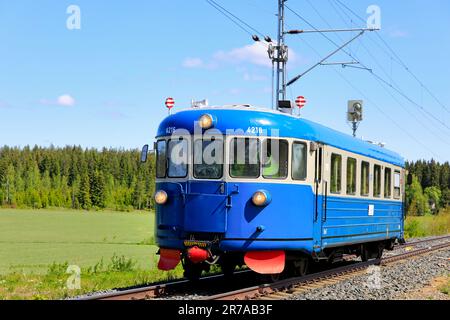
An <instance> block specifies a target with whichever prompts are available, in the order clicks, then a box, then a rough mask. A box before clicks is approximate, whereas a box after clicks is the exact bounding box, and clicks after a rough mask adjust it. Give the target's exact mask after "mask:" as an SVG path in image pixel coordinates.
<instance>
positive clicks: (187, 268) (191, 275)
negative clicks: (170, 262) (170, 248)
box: [183, 259, 204, 281]
mask: <svg viewBox="0 0 450 320" xmlns="http://www.w3.org/2000/svg"><path fill="white" fill-rule="evenodd" d="M203 269H204V268H203V266H202V264H201V263H192V262H191V261H189V260H187V259H186V260H185V261H184V273H183V275H184V277H185V278H186V279H188V280H190V281H198V279H200V276H201V275H202V271H203Z"/></svg>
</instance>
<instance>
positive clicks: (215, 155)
mask: <svg viewBox="0 0 450 320" xmlns="http://www.w3.org/2000/svg"><path fill="white" fill-rule="evenodd" d="M222 176H223V138H217V137H205V138H203V139H201V140H195V142H194V177H195V178H196V179H221V178H222Z"/></svg>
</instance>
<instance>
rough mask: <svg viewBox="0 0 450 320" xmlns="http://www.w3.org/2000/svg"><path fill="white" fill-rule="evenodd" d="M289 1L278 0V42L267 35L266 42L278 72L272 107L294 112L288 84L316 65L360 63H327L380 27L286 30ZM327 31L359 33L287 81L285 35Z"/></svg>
mask: <svg viewBox="0 0 450 320" xmlns="http://www.w3.org/2000/svg"><path fill="white" fill-rule="evenodd" d="M287 1H288V0H278V38H277V40H278V42H277V43H276V45H274V44H272V40H271V39H270V37H266V38H265V40H266V42H269V48H268V53H269V58H270V59H271V60H272V65H273V66H274V68H276V72H274V73H276V83H275V86H274V88H272V90H273V91H272V96H275V102H273V103H274V105H273V106H272V108H273V109H277V110H281V109H286V108H287V109H290V110H291V112H292V109H291V108H292V105H291V102H290V101H286V88H287V87H288V86H290V85H292V84H293V83H294V82H296V81H298V80H299V79H300V78H301V77H303V76H304V75H306V74H307V73H309V72H310V71H312V70H313V69H315V68H316V67H318V66H321V65H337V64H340V65H342V67H350V66H352V65H354V64H359V62H357V61H349V62H339V63H336V62H334V63H333V62H332V63H327V60H328V59H329V58H330V57H332V56H334V55H336V54H337V53H338V52H340V51H342V49H344V48H345V47H346V46H348V45H349V44H350V43H352V42H353V41H355V40H356V39H357V38H359V37H361V36H362V35H363V34H364V33H365V32H366V31H376V30H379V29H374V28H352V29H325V30H319V29H315V28H314V30H298V29H296V30H288V31H285V26H284V20H285V8H286V6H285V3H286V2H287ZM288 9H289V10H291V11H292V9H290V8H289V7H288ZM327 32H358V34H357V35H356V36H354V37H353V38H352V39H350V40H349V41H347V42H345V43H344V44H343V45H340V46H338V48H337V49H336V50H334V51H333V52H332V53H330V54H329V55H327V56H326V57H325V58H324V59H322V60H321V61H320V62H318V63H316V64H315V65H313V66H312V67H310V68H309V69H308V70H306V71H305V72H303V73H302V74H300V75H298V76H296V77H295V78H293V79H291V80H290V81H288V82H287V83H286V65H287V62H288V55H289V54H288V52H289V50H288V47H287V46H286V45H285V39H284V36H285V35H286V34H289V35H295V34H304V33H322V34H323V33H327ZM253 40H255V41H260V39H259V37H258V36H256V35H254V36H253ZM361 69H363V68H361ZM369 71H370V70H369ZM272 85H273V84H272ZM274 93H275V94H274Z"/></svg>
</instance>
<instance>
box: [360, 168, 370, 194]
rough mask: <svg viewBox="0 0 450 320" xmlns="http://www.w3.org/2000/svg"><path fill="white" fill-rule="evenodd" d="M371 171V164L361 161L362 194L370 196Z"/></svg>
mask: <svg viewBox="0 0 450 320" xmlns="http://www.w3.org/2000/svg"><path fill="white" fill-rule="evenodd" d="M369 171H370V164H369V163H368V162H365V161H363V162H361V196H365V197H367V196H369Z"/></svg>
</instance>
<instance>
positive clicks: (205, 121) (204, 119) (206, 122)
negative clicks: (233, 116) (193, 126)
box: [198, 114, 214, 130]
mask: <svg viewBox="0 0 450 320" xmlns="http://www.w3.org/2000/svg"><path fill="white" fill-rule="evenodd" d="M198 124H199V126H200V128H202V129H205V130H206V129H209V128H211V127H212V126H213V125H214V118H213V117H212V115H210V114H204V115H202V116H201V117H200V119H198Z"/></svg>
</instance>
